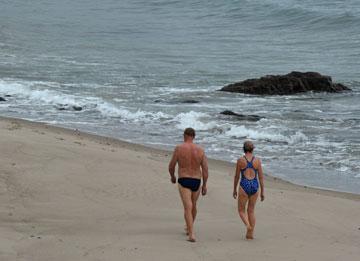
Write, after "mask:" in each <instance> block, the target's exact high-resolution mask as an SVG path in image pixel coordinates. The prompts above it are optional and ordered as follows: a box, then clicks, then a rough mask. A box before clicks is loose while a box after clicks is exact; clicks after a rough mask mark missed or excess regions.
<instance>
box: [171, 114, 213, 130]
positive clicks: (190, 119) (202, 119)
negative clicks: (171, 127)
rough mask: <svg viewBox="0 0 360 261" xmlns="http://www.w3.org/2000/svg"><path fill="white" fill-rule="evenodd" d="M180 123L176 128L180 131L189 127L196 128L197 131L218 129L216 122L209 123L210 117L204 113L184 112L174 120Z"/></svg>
mask: <svg viewBox="0 0 360 261" xmlns="http://www.w3.org/2000/svg"><path fill="white" fill-rule="evenodd" d="M174 120H175V121H177V122H178V123H177V124H176V127H177V128H179V129H185V128H188V127H191V128H194V129H195V130H209V129H212V128H214V127H216V122H214V121H207V122H206V120H210V118H209V116H208V115H207V114H206V113H202V112H194V111H190V112H183V113H180V114H178V115H176V117H175V118H174Z"/></svg>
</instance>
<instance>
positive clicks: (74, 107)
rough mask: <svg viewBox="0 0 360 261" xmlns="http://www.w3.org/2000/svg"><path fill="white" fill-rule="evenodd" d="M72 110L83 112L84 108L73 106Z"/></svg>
mask: <svg viewBox="0 0 360 261" xmlns="http://www.w3.org/2000/svg"><path fill="white" fill-rule="evenodd" d="M72 108H73V109H74V111H81V110H82V109H83V108H82V107H81V106H76V105H74V106H72Z"/></svg>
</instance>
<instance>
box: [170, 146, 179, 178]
mask: <svg viewBox="0 0 360 261" xmlns="http://www.w3.org/2000/svg"><path fill="white" fill-rule="evenodd" d="M177 150H178V147H176V148H175V150H174V153H173V155H172V158H171V160H170V163H169V173H170V177H171V182H172V183H174V184H175V183H176V177H175V167H176V163H177V161H178V152H177Z"/></svg>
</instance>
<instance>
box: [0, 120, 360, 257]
mask: <svg viewBox="0 0 360 261" xmlns="http://www.w3.org/2000/svg"><path fill="white" fill-rule="evenodd" d="M0 146H1V157H0V260H1V261H7V260H19V261H20V260H26V261H32V260H34V261H43V260H44V261H45V260H46V261H49V260H59V261H60V260H61V261H64V260H74V261H81V260H246V261H250V260H277V261H278V260H316V261H320V260H327V261H328V260H336V261H338V260H360V259H359V257H360V196H359V195H353V194H346V193H338V192H331V191H324V190H317V189H310V188H304V187H301V186H296V185H292V184H290V183H287V182H284V181H281V180H278V179H273V178H270V177H267V178H266V183H265V186H266V200H265V201H264V202H258V204H257V209H256V210H257V213H256V214H257V222H258V223H257V227H256V231H255V236H256V238H255V239H254V240H253V241H246V240H245V239H244V233H245V228H244V226H243V224H242V223H241V222H240V218H239V217H238V214H237V211H236V201H235V200H234V199H232V181H233V180H232V177H233V172H234V169H233V165H232V164H229V163H225V162H221V161H215V160H211V161H210V179H209V184H208V195H207V196H205V197H201V198H200V200H199V215H198V220H197V222H196V227H195V228H196V230H195V231H196V234H197V239H198V242H196V243H189V242H187V241H185V239H186V237H185V235H184V232H183V226H184V221H183V217H182V208H181V203H180V199H179V196H178V191H177V187H176V185H172V184H170V179H169V176H168V173H167V164H168V161H169V152H166V151H160V150H156V149H149V148H145V147H142V146H139V145H133V144H129V143H125V142H121V141H118V140H114V139H109V138H104V137H98V136H95V135H89V134H84V133H79V132H77V131H72V130H65V129H61V128H56V127H50V126H46V125H44V124H39V123H31V122H26V121H22V120H14V119H5V118H3V119H1V120H0Z"/></svg>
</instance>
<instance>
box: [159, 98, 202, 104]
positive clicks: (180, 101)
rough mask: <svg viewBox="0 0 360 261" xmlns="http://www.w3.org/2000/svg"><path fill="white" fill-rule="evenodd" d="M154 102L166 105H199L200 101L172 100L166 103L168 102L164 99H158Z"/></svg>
mask: <svg viewBox="0 0 360 261" xmlns="http://www.w3.org/2000/svg"><path fill="white" fill-rule="evenodd" d="M154 102H155V103H166V104H174V103H189V104H192V103H199V102H200V101H197V100H192V99H189V100H180V99H171V100H169V101H166V100H163V99H157V100H155V101H154Z"/></svg>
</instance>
